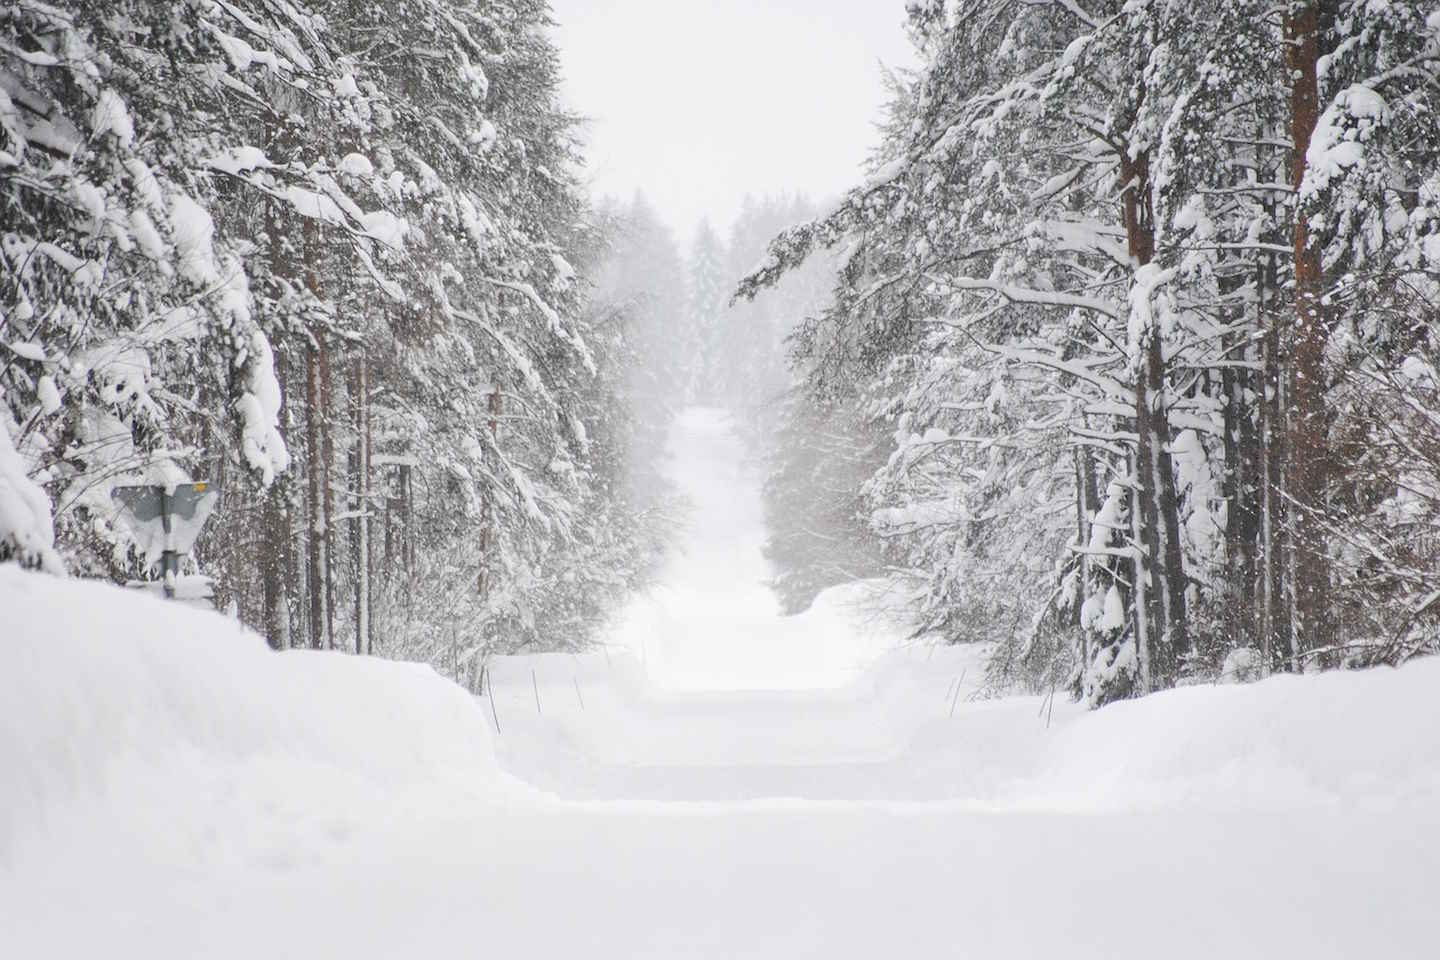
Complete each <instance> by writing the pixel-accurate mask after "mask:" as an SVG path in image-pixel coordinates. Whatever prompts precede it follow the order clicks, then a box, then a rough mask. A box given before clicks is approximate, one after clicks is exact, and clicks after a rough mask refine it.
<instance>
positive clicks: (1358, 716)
mask: <svg viewBox="0 0 1440 960" xmlns="http://www.w3.org/2000/svg"><path fill="white" fill-rule="evenodd" d="M1007 799H1008V800H1010V801H1013V802H1014V803H1015V804H1016V805H1018V806H1022V807H1040V808H1046V809H1054V808H1062V809H1073V810H1082V811H1085V810H1094V811H1104V810H1112V809H1117V808H1119V809H1175V808H1204V809H1219V810H1231V809H1246V810H1290V809H1294V808H1296V807H1311V806H1322V807H1332V808H1343V809H1356V808H1364V809H1372V810H1381V811H1383V810H1391V809H1396V808H1404V809H1417V808H1418V809H1423V808H1427V807H1428V808H1430V809H1435V808H1437V806H1440V658H1436V659H1430V660H1421V661H1416V662H1414V663H1411V664H1409V665H1407V666H1405V667H1403V668H1400V669H1391V668H1386V667H1381V668H1376V669H1373V670H1365V671H1359V672H1354V673H1338V672H1337V673H1324V674H1317V675H1312V676H1288V675H1287V676H1277V677H1272V678H1270V679H1268V680H1265V681H1262V682H1260V683H1255V684H1249V685H1242V686H1233V685H1231V686H1202V687H1186V688H1182V689H1178V690H1171V691H1167V692H1165V693H1160V694H1156V695H1154V696H1150V697H1146V698H1144V699H1141V700H1133V701H1128V702H1122V703H1117V704H1113V705H1111V706H1109V707H1106V708H1104V709H1103V710H1099V711H1096V712H1093V713H1085V714H1082V715H1080V716H1078V717H1076V718H1075V719H1074V720H1073V721H1072V722H1070V723H1068V724H1065V725H1064V726H1062V727H1061V728H1060V729H1059V731H1058V735H1057V736H1056V737H1055V739H1054V742H1053V743H1051V744H1050V745H1049V746H1048V748H1047V750H1046V755H1045V758H1044V760H1043V761H1042V763H1041V764H1040V766H1039V768H1038V769H1037V770H1036V771H1035V773H1034V775H1033V776H1031V777H1029V778H1026V780H1025V781H1024V782H1022V783H1018V784H1016V785H1015V787H1014V788H1013V789H1012V790H1011V791H1010V792H1009V794H1008V798H1007Z"/></svg>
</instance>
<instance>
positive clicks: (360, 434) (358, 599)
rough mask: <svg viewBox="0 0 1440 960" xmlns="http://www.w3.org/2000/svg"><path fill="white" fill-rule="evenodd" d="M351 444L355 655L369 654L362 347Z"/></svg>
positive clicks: (366, 394)
mask: <svg viewBox="0 0 1440 960" xmlns="http://www.w3.org/2000/svg"><path fill="white" fill-rule="evenodd" d="M351 394H352V396H353V399H354V404H355V444H354V449H353V454H352V459H351V464H352V467H353V473H352V477H351V489H352V490H353V491H354V498H353V502H352V505H351V510H352V513H353V519H352V520H351V538H350V546H351V554H352V555H351V561H352V563H353V565H354V576H355V652H356V653H357V654H362V655H363V654H368V653H369V652H370V366H369V362H368V359H367V357H366V355H365V349H364V347H363V346H362V347H361V348H360V349H359V350H358V351H357V353H356V356H355V368H354V375H353V380H352V383H351Z"/></svg>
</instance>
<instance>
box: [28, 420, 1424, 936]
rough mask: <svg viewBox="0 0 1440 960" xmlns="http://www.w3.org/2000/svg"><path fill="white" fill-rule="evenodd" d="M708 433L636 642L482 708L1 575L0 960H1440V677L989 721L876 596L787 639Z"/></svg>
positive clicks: (1022, 710) (792, 624) (72, 589)
mask: <svg viewBox="0 0 1440 960" xmlns="http://www.w3.org/2000/svg"><path fill="white" fill-rule="evenodd" d="M676 448H677V451H680V452H682V453H683V454H684V456H683V457H681V458H679V459H677V462H676V465H677V470H679V471H680V472H679V473H678V474H677V476H679V477H680V478H681V479H682V481H683V482H685V483H686V484H687V488H688V489H689V490H690V492H691V494H692V497H693V499H694V500H695V503H696V517H695V525H694V527H693V528H692V534H691V538H690V542H689V544H688V550H687V552H686V553H685V554H684V555H683V556H682V557H681V558H680V559H678V560H677V561H676V564H675V566H674V567H673V568H672V569H671V570H670V571H669V573H668V575H667V577H666V582H667V584H666V588H665V589H663V590H661V591H659V592H658V593H657V594H656V595H654V596H652V597H649V598H643V599H641V600H640V601H637V604H636V607H635V609H634V610H632V611H631V614H630V616H629V617H627V618H626V621H625V627H624V631H623V633H622V634H621V635H619V636H617V638H616V639H617V646H618V645H621V643H622V642H623V644H625V645H629V646H631V647H633V648H634V649H633V652H630V651H624V650H619V649H614V650H610V651H609V652H608V653H607V652H601V653H596V654H591V655H587V656H581V657H573V656H563V655H548V656H536V657H526V658H507V659H505V660H503V661H498V662H495V663H493V664H492V665H491V673H490V677H491V680H492V681H493V687H494V696H493V698H486V699H482V700H478V701H477V700H472V699H470V698H469V697H467V696H466V695H465V694H464V693H463V692H461V691H460V690H458V689H457V688H455V687H453V686H451V685H450V684H448V683H446V682H445V681H443V680H441V679H439V678H438V677H436V676H435V675H434V674H433V673H431V672H430V671H428V670H426V669H424V668H419V667H413V666H407V665H400V664H390V663H381V662H375V661H366V660H360V659H356V658H353V657H346V656H341V655H321V654H312V653H302V652H293V653H287V654H283V655H275V654H271V653H269V652H268V651H266V650H265V649H263V645H262V644H261V642H260V641H259V640H258V639H257V638H255V637H253V636H251V635H248V634H245V633H243V632H241V631H240V630H238V629H237V628H236V627H235V626H234V625H233V624H230V623H227V622H225V621H223V620H221V619H220V618H218V617H215V616H213V615H207V614H202V613H198V612H195V611H192V610H187V609H184V608H180V607H176V606H174V605H170V606H167V605H165V604H163V603H161V602H160V601H157V600H154V599H152V598H149V597H145V596H137V595H133V594H129V593H125V592H122V591H117V590H114V589H111V588H109V587H105V586H99V585H94V584H83V583H74V582H67V581H61V580H56V579H51V578H47V577H41V576H38V575H32V574H24V573H20V572H18V571H16V570H13V569H0V611H4V628H3V633H0V638H3V639H0V646H3V648H4V649H5V651H6V653H7V657H6V661H5V669H4V670H3V671H0V957H23V958H31V957H47V958H48V957H87V958H88V957H92V956H105V957H137V958H138V957H145V958H156V957H167V958H168V957H187V958H188V957H235V958H242V957H243V958H253V957H256V956H279V957H345V958H346V960H356V958H367V957H405V958H418V957H450V956H465V957H468V956H479V955H484V956H514V957H524V958H570V957H614V958H651V957H653V958H667V960H669V958H680V957H687V958H688V957H715V958H736V957H746V958H751V957H774V958H802V957H824V958H826V960H845V958H851V957H854V958H862V957H863V958H867V960H874V958H877V957H880V958H890V957H896V958H903V957H935V956H963V957H976V958H1011V957H1016V958H1020V957H1027V958H1028V957H1037V956H1042V955H1050V954H1052V953H1053V954H1054V955H1060V956H1067V957H1095V958H1101V957H1104V958H1114V957H1156V956H1159V957H1184V958H1188V957H1194V958H1202V957H1203V958H1207V960H1209V958H1215V957H1227V958H1229V957H1255V958H1260V957H1265V958H1289V957H1297V958H1307V960H1308V958H1329V957H1334V958H1342V957H1343V958H1359V957H1364V958H1417V960H1418V958H1423V957H1430V956H1433V955H1434V943H1435V938H1436V936H1437V933H1440V926H1437V919H1436V910H1435V905H1434V890H1435V887H1436V884H1437V882H1440V696H1437V695H1436V694H1437V692H1440V663H1437V662H1420V663H1415V664H1412V665H1410V666H1408V667H1406V668H1404V669H1403V670H1398V671H1394V670H1381V671H1374V672H1369V673H1364V674H1347V675H1341V674H1330V675H1325V676H1319V677H1282V678H1276V679H1272V680H1269V681H1266V682H1264V683H1261V684H1256V685H1253V686H1246V687H1214V688H1210V687H1203V688H1189V689H1184V690H1178V691H1174V692H1171V693H1166V694H1162V695H1157V696H1154V697H1150V698H1147V699H1145V700H1143V701H1138V702H1134V703H1125V704H1119V705H1116V706H1113V707H1110V708H1107V709H1105V710H1103V711H1100V712H1098V713H1086V712H1083V711H1080V710H1078V709H1077V708H1075V707H1074V706H1073V705H1070V704H1068V703H1066V702H1065V701H1064V700H1063V698H1060V699H1059V700H1058V702H1055V703H1053V704H1052V703H1049V702H1046V701H1044V700H1042V699H1040V698H1011V699H1003V700H979V699H975V698H974V694H975V690H976V685H977V684H976V681H977V680H978V677H979V673H980V669H981V666H980V652H979V651H976V650H951V649H939V650H932V649H930V648H927V647H924V646H908V647H905V648H902V649H899V650H895V651H891V652H883V653H880V652H879V650H880V648H881V647H882V646H885V645H887V644H889V643H891V642H892V641H893V640H894V639H895V637H896V636H898V635H899V632H900V631H899V630H898V628H891V629H889V630H887V628H885V627H884V625H883V623H882V622H881V621H878V620H876V619H875V618H874V617H873V616H872V615H871V614H869V613H867V611H868V610H871V609H873V608H874V607H875V606H876V605H877V604H876V603H873V602H872V603H870V604H866V605H862V606H857V605H856V604H855V603H854V601H855V600H856V597H857V594H861V593H865V592H866V590H865V589H864V588H850V589H849V590H847V591H842V592H839V593H835V594H831V595H829V596H827V597H824V598H822V602H821V604H819V609H818V611H817V612H815V613H813V614H811V615H808V616H806V617H801V618H795V619H793V620H788V621H778V618H776V617H775V616H774V611H773V606H772V605H770V604H769V601H768V598H767V597H766V596H765V594H764V593H763V591H758V590H756V589H753V588H754V586H755V584H756V582H757V581H758V580H760V579H763V577H764V569H763V565H761V564H759V562H758V552H757V551H758V544H759V538H760V531H759V529H758V523H759V513H758V506H757V497H756V492H755V490H756V488H755V485H754V483H753V477H752V476H750V475H748V474H747V473H746V472H745V471H743V470H741V469H738V458H739V448H738V446H737V445H736V444H735V443H734V441H733V438H732V437H730V436H729V434H728V432H727V430H726V427H725V424H724V421H723V420H722V419H720V418H718V417H717V416H716V415H714V414H711V413H699V412H697V413H694V414H691V415H689V416H687V417H686V418H684V419H683V420H682V421H681V422H680V424H679V425H678V427H677V433H676ZM707 458H708V459H707ZM700 460H706V461H707V466H706V468H705V469H695V470H691V469H690V467H691V466H694V465H695V464H696V463H697V461H700ZM721 553H723V554H724V556H723V557H721V556H719V555H718V554H721ZM871 599H872V600H873V599H874V598H873V597H872V598H871ZM687 611H690V613H687ZM642 637H643V643H642V642H641V639H642ZM832 642H833V644H834V645H833V646H832ZM837 651H838V652H837ZM817 653H818V654H820V668H819V669H813V670H808V671H807V670H806V669H805V667H806V662H807V657H808V656H809V655H811V654H817ZM877 653H878V656H876V654H877ZM867 658H870V659H869V662H868V663H865V662H864V661H865V660H866V659H867ZM770 659H773V660H775V661H776V662H777V663H779V664H780V668H779V669H778V671H777V672H776V673H773V674H771V673H767V671H766V668H765V665H766V663H767V661H768V660H770ZM647 667H648V672H647ZM712 671H713V672H712ZM707 678H708V679H710V680H711V681H712V682H710V683H709V684H706V683H705V681H706V680H707ZM657 679H658V681H663V682H657ZM706 686H708V687H709V688H710V689H702V687H706ZM787 686H794V687H798V689H787V688H786V687H787Z"/></svg>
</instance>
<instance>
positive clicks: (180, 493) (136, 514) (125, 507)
mask: <svg viewBox="0 0 1440 960" xmlns="http://www.w3.org/2000/svg"><path fill="white" fill-rule="evenodd" d="M111 497H112V498H114V499H115V500H116V501H117V502H118V503H119V504H120V513H119V515H118V516H117V517H116V520H117V521H118V522H119V523H120V524H121V526H123V527H125V528H126V529H127V530H128V531H129V532H130V534H131V535H132V536H133V537H134V538H135V544H136V546H138V547H140V549H141V550H143V551H144V552H145V559H146V561H147V562H149V563H151V564H153V563H154V562H155V560H156V559H157V558H158V559H159V561H160V572H161V575H162V576H163V578H164V589H165V596H166V597H168V598H170V599H172V600H173V599H174V598H175V582H176V580H177V578H178V577H179V576H180V557H181V556H182V555H183V554H186V553H189V552H190V548H191V547H193V546H194V545H195V541H196V540H197V539H199V537H200V531H201V530H202V529H204V527H205V522H206V521H207V520H209V519H210V514H211V513H212V512H214V510H215V503H216V500H217V499H218V497H219V491H218V490H217V489H216V488H215V487H214V486H213V485H211V484H208V483H177V484H174V485H173V486H168V487H162V486H144V487H116V488H115V490H114V492H113V493H112V494H111Z"/></svg>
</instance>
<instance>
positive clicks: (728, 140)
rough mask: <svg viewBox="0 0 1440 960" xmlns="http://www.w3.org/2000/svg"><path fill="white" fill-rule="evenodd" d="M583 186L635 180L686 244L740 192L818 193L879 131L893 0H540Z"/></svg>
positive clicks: (903, 54)
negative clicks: (572, 123) (578, 141)
mask: <svg viewBox="0 0 1440 960" xmlns="http://www.w3.org/2000/svg"><path fill="white" fill-rule="evenodd" d="M551 6H552V9H553V13H554V17H555V19H556V21H557V22H558V26H557V28H556V30H555V34H554V36H555V42H556V44H557V45H558V47H559V50H560V58H561V69H562V73H563V76H564V87H563V93H562V98H563V101H564V102H565V104H566V105H567V106H568V107H569V108H570V109H572V110H574V111H575V112H576V113H578V114H580V115H582V116H584V117H585V118H586V121H587V122H586V125H585V129H584V131H583V137H584V140H585V142H586V150H585V153H586V162H587V168H586V170H585V177H586V180H587V182H588V184H589V186H590V189H591V192H592V194H593V195H594V196H596V197H602V196H614V197H618V198H620V199H623V200H628V199H629V198H630V197H631V196H632V195H633V194H634V193H635V192H636V191H639V192H642V193H644V194H645V196H646V197H647V198H648V199H649V200H650V202H651V203H652V204H653V205H654V207H655V208H656V210H657V211H658V212H659V214H660V216H661V217H662V219H663V220H664V222H665V223H666V224H667V225H668V226H669V227H670V229H671V230H672V231H674V232H675V239H676V241H677V242H678V243H679V244H680V245H681V246H682V247H684V248H688V246H689V244H690V241H691V239H692V238H693V236H694V233H695V229H696V227H697V226H698V224H699V223H700V221H701V220H702V219H707V218H708V219H709V220H710V221H711V223H712V224H713V225H714V226H715V228H716V229H717V230H719V231H720V232H721V234H722V236H723V235H725V234H727V233H728V231H729V229H730V226H731V225H732V224H733V222H734V220H735V218H736V216H737V215H738V213H739V211H740V209H741V205H742V203H743V200H744V198H745V196H746V195H747V194H748V195H753V196H757V197H759V196H765V195H771V194H782V193H783V194H796V193H799V194H804V195H806V196H808V197H810V198H811V199H813V200H816V201H819V202H824V201H827V200H829V199H831V198H836V197H838V196H840V195H841V194H842V193H843V192H844V191H845V190H846V189H847V188H849V187H851V186H853V185H855V184H857V183H859V182H860V181H861V180H862V179H863V176H864V174H863V171H862V164H863V163H864V161H865V160H866V158H867V157H868V156H869V154H870V151H871V150H872V149H873V148H874V147H875V145H876V144H877V143H878V142H879V134H878V132H877V130H876V126H875V125H876V123H877V122H878V121H879V120H880V118H881V113H882V108H883V106H884V104H885V100H886V90H885V85H884V82H883V77H882V67H881V64H882V63H883V64H884V65H885V66H886V67H889V68H898V67H907V66H913V65H914V63H915V54H914V52H913V50H912V49H911V47H910V44H909V41H908V40H907V39H906V36H905V30H904V25H905V0H551Z"/></svg>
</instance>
